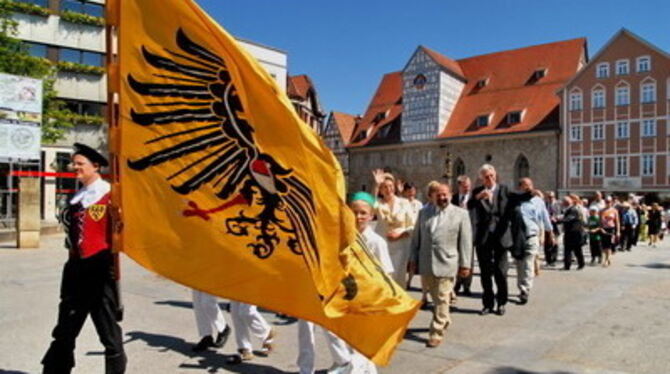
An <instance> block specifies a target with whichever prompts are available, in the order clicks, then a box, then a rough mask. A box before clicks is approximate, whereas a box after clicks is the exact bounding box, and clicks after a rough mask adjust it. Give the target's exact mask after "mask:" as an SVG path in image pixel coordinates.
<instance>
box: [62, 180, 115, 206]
mask: <svg viewBox="0 0 670 374" xmlns="http://www.w3.org/2000/svg"><path fill="white" fill-rule="evenodd" d="M111 189H112V188H111V186H110V185H109V183H108V182H107V181H105V180H104V179H102V178H98V180H96V181H95V182H93V183H91V184H89V185H88V186H84V187H83V188H82V189H80V190H79V191H77V193H76V194H75V195H74V196H73V197H72V199H70V204H71V205H75V204H77V203H79V202H81V205H82V206H83V207H84V208H88V207H89V206H91V205H93V204H95V203H97V202H98V200H100V199H101V198H102V197H103V196H105V194H107V193H109V191H110V190H111Z"/></svg>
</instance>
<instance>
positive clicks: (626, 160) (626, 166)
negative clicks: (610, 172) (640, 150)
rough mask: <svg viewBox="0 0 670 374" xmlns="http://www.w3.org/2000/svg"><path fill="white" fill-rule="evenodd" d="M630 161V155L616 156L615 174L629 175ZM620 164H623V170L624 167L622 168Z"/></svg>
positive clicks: (619, 175) (618, 175)
mask: <svg viewBox="0 0 670 374" xmlns="http://www.w3.org/2000/svg"><path fill="white" fill-rule="evenodd" d="M620 161H624V163H620ZM629 163H630V160H629V158H628V156H616V158H615V165H614V175H616V176H617V177H627V176H628V173H629V166H630V165H629ZM620 166H622V168H623V169H624V170H621V169H622V168H620Z"/></svg>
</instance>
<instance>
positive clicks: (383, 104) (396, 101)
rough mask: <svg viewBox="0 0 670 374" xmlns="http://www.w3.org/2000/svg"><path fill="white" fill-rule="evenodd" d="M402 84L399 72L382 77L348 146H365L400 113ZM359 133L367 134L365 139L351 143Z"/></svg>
mask: <svg viewBox="0 0 670 374" xmlns="http://www.w3.org/2000/svg"><path fill="white" fill-rule="evenodd" d="M402 84H403V83H402V72H401V71H397V72H394V73H388V74H385V75H384V77H383V78H382V81H381V83H379V87H377V92H375V95H374V96H373V97H372V101H371V102H370V105H368V109H367V110H366V111H365V114H364V115H363V118H362V119H361V120H360V121H359V122H358V124H357V125H356V129H355V130H354V131H353V133H352V135H351V141H352V143H350V144H349V146H361V145H365V144H367V143H368V142H369V141H370V139H372V138H373V137H374V136H375V134H376V133H377V132H378V131H379V130H380V129H381V128H382V127H384V126H385V125H387V124H389V123H391V122H393V120H394V119H396V118H397V117H398V116H399V115H400V114H401V113H402ZM368 129H369V131H368ZM361 132H366V133H367V136H366V137H365V139H363V140H360V141H357V142H353V141H354V139H357V138H358V136H359V134H360V133H361Z"/></svg>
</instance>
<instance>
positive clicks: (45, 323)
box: [0, 235, 670, 374]
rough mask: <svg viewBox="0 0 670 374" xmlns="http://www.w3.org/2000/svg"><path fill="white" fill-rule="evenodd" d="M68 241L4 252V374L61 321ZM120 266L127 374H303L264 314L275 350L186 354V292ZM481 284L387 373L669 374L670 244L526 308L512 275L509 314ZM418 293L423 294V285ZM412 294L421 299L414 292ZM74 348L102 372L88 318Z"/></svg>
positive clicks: (32, 358) (542, 284) (32, 356)
mask: <svg viewBox="0 0 670 374" xmlns="http://www.w3.org/2000/svg"><path fill="white" fill-rule="evenodd" d="M62 239H63V237H62V236H61V235H52V236H46V237H43V240H42V246H41V248H40V249H38V250H20V251H19V250H16V249H13V248H12V246H11V243H5V244H4V245H0V331H1V333H0V374H8V373H15V374H18V373H39V372H40V369H41V366H40V363H39V362H40V359H41V357H42V355H43V354H44V351H45V350H46V348H47V346H48V344H49V341H50V332H51V329H52V328H53V326H54V323H55V320H56V312H57V305H58V288H59V284H60V274H61V270H62V264H63V262H64V261H65V258H66V252H65V251H64V250H63V249H62ZM587 259H588V258H587ZM122 262H123V277H124V279H123V297H124V304H125V306H126V319H125V320H124V322H123V329H124V334H125V339H126V350H127V354H128V357H129V366H128V373H196V372H208V373H227V372H233V373H285V372H296V371H297V367H296V365H295V359H296V355H297V337H296V332H297V327H296V324H295V323H294V322H292V321H286V320H283V319H280V318H277V317H276V316H275V315H274V313H271V312H264V316H265V317H266V318H267V319H268V321H270V322H271V323H273V324H274V325H276V326H277V329H278V332H279V337H278V340H277V342H278V350H277V352H276V353H275V354H273V355H271V356H270V357H268V358H260V357H258V358H256V359H254V360H253V361H250V362H249V363H246V364H242V365H238V366H228V365H227V364H226V363H225V359H226V357H227V356H228V355H230V354H232V353H233V352H234V351H235V346H234V339H230V341H229V342H228V344H227V345H226V346H225V347H224V348H223V349H220V350H219V351H218V352H214V351H210V352H205V353H203V354H195V353H193V352H191V345H192V344H193V343H194V342H195V341H196V340H197V337H196V335H197V334H196V328H195V321H194V317H193V312H192V310H191V293H190V290H188V289H187V288H184V287H182V286H180V285H177V284H175V283H172V282H170V281H167V280H165V279H163V278H161V277H159V276H157V275H154V274H151V273H148V272H147V271H145V270H144V269H142V268H140V267H139V266H137V265H136V264H135V263H134V262H133V261H132V260H130V259H128V258H123V261H122ZM222 271H225V270H224V269H222ZM474 284H475V287H474V292H475V295H474V297H472V298H465V297H460V298H459V300H458V302H457V306H456V308H455V310H454V311H453V314H452V320H453V325H452V326H451V327H450V328H449V330H448V332H447V336H446V341H445V343H444V344H442V346H440V347H439V348H436V349H429V348H426V347H425V339H426V334H427V326H428V322H429V320H430V313H429V312H427V311H421V312H420V313H419V314H418V316H417V317H416V318H415V320H414V321H413V322H412V324H411V326H410V329H409V331H408V334H407V336H406V339H405V341H404V342H403V343H402V344H401V346H400V348H399V349H398V351H397V353H396V354H395V356H394V357H393V361H392V363H391V364H390V365H389V366H388V367H386V368H382V369H380V372H381V373H443V372H446V373H454V374H456V373H467V374H472V373H492V374H493V373H496V374H502V373H543V374H544V373H598V374H601V373H654V374H656V373H667V372H670V369H668V368H669V367H670V348H669V347H670V334H669V333H668V331H670V318H668V310H670V295H669V293H668V290H670V240H668V239H667V238H666V241H665V242H664V243H662V244H661V245H660V246H659V247H658V248H649V247H647V246H646V245H645V244H642V245H640V246H638V247H637V248H635V249H634V250H633V251H632V252H626V253H617V254H616V256H615V257H614V264H613V266H612V267H610V268H607V269H604V268H601V267H597V266H596V267H590V266H587V267H586V268H585V269H584V270H582V271H575V270H572V271H569V272H565V271H559V270H557V269H543V270H542V272H541V275H540V276H539V278H537V279H536V282H535V286H534V289H533V291H532V293H531V298H530V302H529V303H528V304H527V305H524V306H521V305H516V304H515V301H516V295H517V291H516V279H515V273H514V271H513V270H511V271H510V276H509V284H510V290H511V294H512V302H511V303H510V305H509V306H508V308H507V314H506V315H505V316H502V317H500V316H497V315H490V316H486V317H482V316H480V315H479V314H478V312H479V309H480V307H481V302H480V299H479V295H480V287H479V279H478V278H476V279H475V280H474ZM414 285H415V286H418V278H415V280H414ZM412 295H413V296H414V297H417V298H418V297H420V295H419V293H418V292H417V291H412ZM222 304H225V300H222ZM226 317H227V318H228V320H230V319H229V316H226ZM318 338H319V340H318V342H317V344H318V354H319V357H318V360H317V367H319V368H321V369H325V368H327V367H329V366H330V363H331V362H330V356H329V354H328V350H327V348H326V347H325V343H324V340H323V338H322V337H321V335H320V334H318ZM77 343H78V344H77V367H76V368H75V373H102V372H103V369H102V365H103V356H102V347H101V345H100V343H98V341H97V336H96V334H95V330H94V328H93V326H92V324H91V323H90V320H89V322H87V323H86V325H85V326H84V329H83V331H82V333H81V336H80V337H79V339H78V341H77ZM324 372H325V371H324Z"/></svg>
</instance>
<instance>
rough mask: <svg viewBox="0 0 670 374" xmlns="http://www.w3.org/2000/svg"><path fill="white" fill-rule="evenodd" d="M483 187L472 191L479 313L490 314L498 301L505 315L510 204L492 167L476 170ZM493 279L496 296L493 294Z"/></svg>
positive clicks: (509, 243) (501, 312) (499, 308)
mask: <svg viewBox="0 0 670 374" xmlns="http://www.w3.org/2000/svg"><path fill="white" fill-rule="evenodd" d="M479 176H480V178H481V180H482V183H483V185H482V186H480V187H477V188H476V189H475V190H474V191H472V196H473V197H474V198H473V199H474V202H473V210H474V226H475V243H474V244H475V247H476V252H477V259H478V261H479V268H480V272H481V282H482V288H483V289H484V296H483V298H482V302H483V304H484V308H483V309H482V312H481V314H482V315H487V314H489V313H491V312H493V309H494V306H495V302H496V301H497V304H498V309H497V310H496V313H497V314H498V315H504V314H505V304H507V269H508V260H507V250H508V249H509V248H510V247H511V246H512V243H513V242H512V233H511V230H510V224H509V221H508V220H505V219H503V216H504V214H505V211H506V209H507V203H508V201H509V199H508V197H509V189H508V188H507V186H505V185H502V184H498V183H497V175H496V171H495V168H494V167H493V166H492V165H489V164H484V165H483V166H482V167H481V168H480V169H479ZM494 279H495V283H496V288H497V293H494V291H493V280H494Z"/></svg>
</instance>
